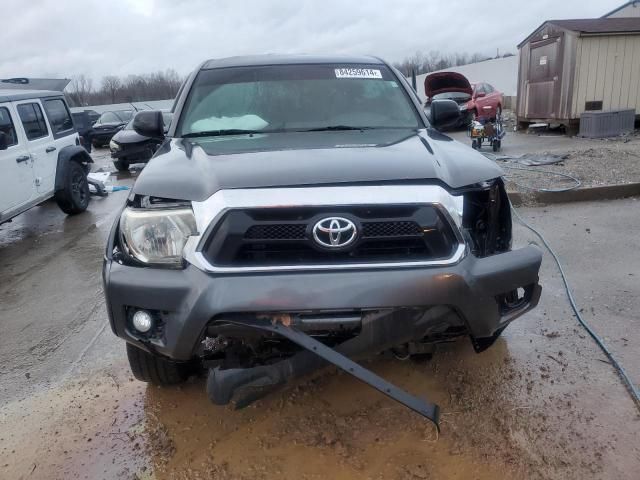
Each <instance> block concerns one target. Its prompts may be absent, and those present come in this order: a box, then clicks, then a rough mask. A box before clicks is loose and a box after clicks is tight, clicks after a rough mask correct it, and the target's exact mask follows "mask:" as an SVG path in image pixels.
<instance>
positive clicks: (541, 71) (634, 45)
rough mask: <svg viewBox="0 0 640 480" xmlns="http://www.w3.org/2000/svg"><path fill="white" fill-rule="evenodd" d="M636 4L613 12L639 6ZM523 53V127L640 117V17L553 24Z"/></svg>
mask: <svg viewBox="0 0 640 480" xmlns="http://www.w3.org/2000/svg"><path fill="white" fill-rule="evenodd" d="M632 4H634V2H629V4H625V5H623V6H622V7H621V8H620V9H618V10H617V11H614V12H611V13H612V14H614V15H615V14H616V13H619V12H623V11H626V9H627V8H632V9H637V8H639V7H636V6H633V5H632ZM631 11H632V12H633V11H634V10H631ZM518 50H519V52H520V55H519V65H518V104H517V110H516V111H517V116H518V121H519V122H520V124H521V126H525V125H526V124H528V123H532V122H544V123H561V124H564V125H566V126H574V125H577V122H578V121H579V118H580V114H581V113H583V112H585V111H592V110H603V111H608V110H624V109H635V111H636V114H638V113H640V16H637V17H613V18H609V17H607V18H598V19H582V20H548V21H546V22H544V23H543V24H542V25H540V27H538V28H537V29H536V30H535V31H534V32H533V33H531V34H530V35H529V36H528V37H527V38H526V39H525V40H524V41H523V42H522V43H520V45H518Z"/></svg>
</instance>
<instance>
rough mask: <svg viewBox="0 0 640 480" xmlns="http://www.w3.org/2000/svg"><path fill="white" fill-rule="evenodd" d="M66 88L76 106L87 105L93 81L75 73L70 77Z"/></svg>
mask: <svg viewBox="0 0 640 480" xmlns="http://www.w3.org/2000/svg"><path fill="white" fill-rule="evenodd" d="M67 90H68V92H67V94H68V96H69V98H70V100H71V102H72V103H73V104H74V105H76V106H78V107H83V106H87V105H89V100H90V98H91V94H92V92H93V81H92V80H91V79H90V78H88V77H86V76H85V75H84V74H82V75H76V76H75V77H73V78H72V79H71V82H70V83H69V86H68V87H67Z"/></svg>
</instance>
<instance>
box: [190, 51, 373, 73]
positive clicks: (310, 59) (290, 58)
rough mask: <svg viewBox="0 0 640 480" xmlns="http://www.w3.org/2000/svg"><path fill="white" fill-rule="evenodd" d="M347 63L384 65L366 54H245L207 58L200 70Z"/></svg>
mask: <svg viewBox="0 0 640 480" xmlns="http://www.w3.org/2000/svg"><path fill="white" fill-rule="evenodd" d="M323 63H349V64H356V65H358V64H364V65H371V64H377V65H384V61H382V60H381V59H379V58H377V57H370V56H366V55H344V56H343V55H275V54H273V55H272V54H267V55H246V56H239V57H227V58H213V59H211V60H207V61H206V62H204V63H203V64H202V66H201V67H200V69H201V70H209V69H213V68H226V67H255V66H264V65H292V64H299V65H304V64H323Z"/></svg>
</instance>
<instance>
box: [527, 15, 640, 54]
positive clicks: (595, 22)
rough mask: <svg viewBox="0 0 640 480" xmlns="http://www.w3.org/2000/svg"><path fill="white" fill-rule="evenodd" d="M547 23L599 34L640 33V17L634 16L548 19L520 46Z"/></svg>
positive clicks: (576, 30) (571, 29)
mask: <svg viewBox="0 0 640 480" xmlns="http://www.w3.org/2000/svg"><path fill="white" fill-rule="evenodd" d="M547 24H551V25H555V26H556V27H560V28H564V29H565V30H570V31H573V32H579V33H585V34H591V35H597V34H607V33H612V34H620V33H640V17H632V18H579V19H572V20H547V21H546V22H544V23H543V24H542V25H540V26H539V27H538V28H536V29H535V30H534V31H533V32H531V34H530V35H528V36H527V38H525V39H524V40H523V41H522V42H520V44H518V48H520V47H522V45H524V44H525V43H527V42H528V41H529V39H530V38H531V37H532V36H533V35H534V34H535V33H536V32H537V31H539V30H540V29H541V28H542V27H544V26H545V25H547Z"/></svg>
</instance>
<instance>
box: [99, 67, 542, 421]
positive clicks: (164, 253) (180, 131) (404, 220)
mask: <svg viewBox="0 0 640 480" xmlns="http://www.w3.org/2000/svg"><path fill="white" fill-rule="evenodd" d="M459 115H460V111H459V108H458V105H457V104H456V103H455V102H452V101H450V100H443V101H435V102H433V104H432V105H431V111H430V114H429V117H427V116H426V114H425V113H424V111H423V109H422V107H421V104H420V100H419V99H418V97H417V95H416V93H415V92H414V91H413V90H412V89H411V87H410V86H409V85H408V83H407V81H406V79H405V78H404V77H403V76H402V75H401V74H400V73H399V72H398V71H397V70H395V69H394V68H393V67H391V66H389V65H388V64H386V63H385V62H383V61H382V60H380V59H378V58H374V57H315V56H274V55H268V56H252V57H234V58H228V59H221V60H210V61H206V62H204V63H203V64H202V65H200V67H199V68H198V69H197V70H196V71H195V72H194V73H193V74H191V75H190V76H189V78H188V80H187V81H186V83H185V85H184V86H183V88H182V89H181V92H180V93H179V95H178V98H177V100H176V105H175V116H174V121H173V123H172V124H171V127H170V129H169V131H168V132H167V133H165V132H164V129H163V122H162V114H161V113H160V112H152V111H147V112H141V113H139V114H138V115H137V116H136V119H135V121H134V125H133V128H134V129H135V130H136V131H137V132H138V133H139V134H140V135H144V136H146V137H150V138H158V139H162V145H161V146H160V148H159V149H158V151H157V152H156V154H155V156H154V158H153V159H152V160H151V162H150V163H149V165H147V167H146V168H145V169H144V170H143V171H142V173H141V174H140V176H139V178H138V179H137V181H136V183H135V185H134V187H133V190H132V194H131V195H130V197H129V199H128V201H127V203H126V206H125V207H124V209H123V211H122V213H121V215H119V217H118V219H117V221H116V222H115V224H114V225H113V229H112V231H111V235H110V237H109V240H108V245H107V249H106V254H105V259H104V269H103V277H104V290H105V295H106V300H107V306H108V311H109V317H110V322H111V327H112V329H113V331H114V333H115V334H116V335H118V336H119V337H121V338H123V339H124V340H126V342H127V353H128V358H129V362H130V365H131V369H132V371H133V374H134V375H135V377H136V378H138V379H140V380H142V381H146V382H153V383H157V384H171V383H177V382H180V381H182V380H184V379H185V378H186V377H187V376H188V375H190V374H191V373H194V372H197V371H201V370H202V369H207V370H208V379H207V390H208V394H209V397H210V398H211V400H212V401H213V402H215V403H217V404H225V403H228V402H230V401H233V402H234V403H235V404H236V405H237V406H243V405H246V404H248V403H250V402H251V401H253V400H255V399H256V398H259V397H260V396H261V395H264V394H265V393H266V392H269V391H271V390H272V389H274V388H276V387H278V386H280V385H283V384H285V383H286V382H287V381H288V380H289V379H291V378H293V377H296V376H300V375H303V374H306V373H308V372H310V371H312V370H314V369H317V368H319V367H321V366H323V365H326V364H327V363H330V364H334V365H337V366H338V367H339V368H341V369H343V370H345V371H346V372H348V373H350V374H352V375H354V376H356V377H357V378H359V379H361V380H362V381H364V382H366V383H368V384H369V385H371V386H372V387H374V388H376V389H378V390H379V391H381V392H383V393H384V394H386V395H388V396H390V397H392V398H394V399H395V400H397V401H399V402H401V403H403V404H405V405H407V406H408V407H409V408H412V409H413V410H415V411H417V412H419V413H421V414H422V415H424V416H425V417H427V418H429V419H431V420H433V421H434V422H436V424H437V421H438V407H437V406H436V405H433V404H430V403H428V402H427V401H426V400H424V399H420V398H417V397H415V396H413V395H411V394H409V393H407V392H405V391H403V390H401V389H399V388H397V387H396V386H394V385H392V384H390V383H389V382H387V381H386V380H384V379H383V378H380V377H379V376H377V375H375V374H373V373H372V372H371V371H369V370H367V369H365V368H363V367H362V366H360V365H359V364H357V363H355V361H354V360H356V359H359V358H362V357H365V356H370V355H372V354H375V353H378V352H382V351H387V350H392V351H393V352H395V353H396V355H402V356H407V355H411V354H416V353H423V352H427V351H430V349H431V348H432V346H433V345H434V344H437V343H438V342H443V341H448V340H450V339H452V338H454V337H459V336H463V335H464V336H468V337H469V338H470V339H471V341H472V343H473V346H474V348H475V349H476V351H478V352H480V351H482V350H484V349H486V348H487V347H489V346H490V345H491V344H492V343H493V342H494V341H495V339H496V338H497V337H498V336H499V335H500V334H501V332H502V331H503V330H504V329H505V327H507V325H508V324H509V323H510V322H511V321H513V320H514V319H516V318H517V317H519V316H521V315H522V314H524V313H525V312H527V311H528V310H530V309H531V308H533V307H535V305H536V304H537V302H538V299H539V297H540V292H541V287H540V285H539V283H538V270H539V268H540V263H541V252H540V251H539V250H538V249H537V248H536V247H534V246H528V247H524V248H522V249H518V250H512V248H511V243H512V239H511V235H512V225H511V212H510V203H509V199H508V197H507V194H506V191H505V187H504V184H503V182H502V180H501V175H502V171H501V170H500V168H499V167H497V166H496V165H495V164H494V163H493V162H491V161H490V160H488V159H487V158H485V157H483V156H482V155H481V154H479V153H477V152H475V151H473V150H471V149H470V148H468V147H466V146H463V145H462V144H460V143H457V142H455V141H453V140H452V139H451V138H450V137H448V136H446V135H444V134H442V133H440V132H439V131H438V130H439V129H440V128H442V127H445V126H448V125H452V124H455V123H456V122H457V121H458V120H459Z"/></svg>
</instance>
